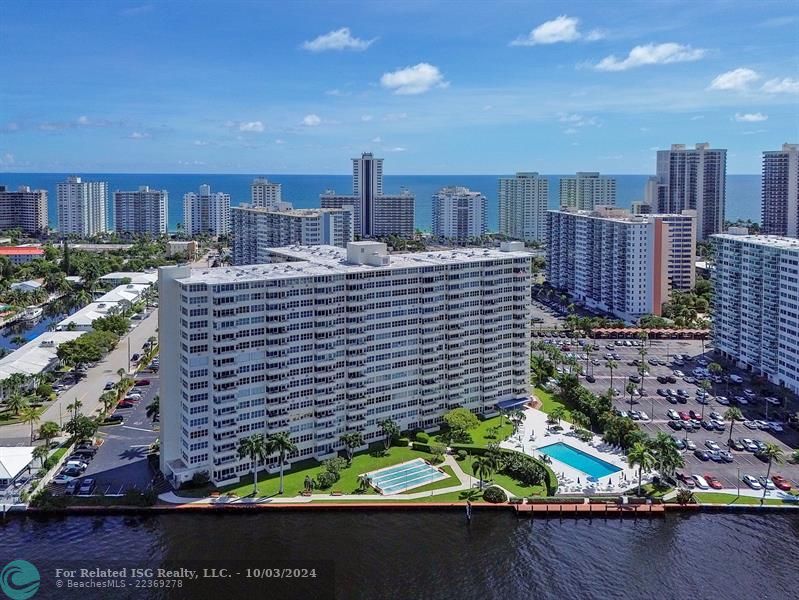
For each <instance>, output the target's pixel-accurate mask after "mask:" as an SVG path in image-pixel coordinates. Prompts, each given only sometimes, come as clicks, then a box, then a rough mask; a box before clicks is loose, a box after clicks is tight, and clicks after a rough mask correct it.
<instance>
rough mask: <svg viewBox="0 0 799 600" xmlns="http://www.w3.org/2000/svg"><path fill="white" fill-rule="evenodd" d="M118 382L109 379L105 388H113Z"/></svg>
mask: <svg viewBox="0 0 799 600" xmlns="http://www.w3.org/2000/svg"><path fill="white" fill-rule="evenodd" d="M115 385H116V384H115V383H114V382H113V381H107V382H106V384H105V387H104V388H103V389H104V390H113V389H114V386H115Z"/></svg>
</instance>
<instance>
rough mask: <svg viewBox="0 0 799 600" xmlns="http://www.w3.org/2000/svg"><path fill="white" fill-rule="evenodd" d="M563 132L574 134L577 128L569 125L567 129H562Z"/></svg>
mask: <svg viewBox="0 0 799 600" xmlns="http://www.w3.org/2000/svg"><path fill="white" fill-rule="evenodd" d="M563 133H565V134H566V135H574V134H575V133H577V130H576V129H575V128H574V127H569V128H568V129H564V130H563Z"/></svg>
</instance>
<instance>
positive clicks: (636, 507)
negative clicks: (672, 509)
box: [515, 503, 666, 518]
mask: <svg viewBox="0 0 799 600" xmlns="http://www.w3.org/2000/svg"><path fill="white" fill-rule="evenodd" d="M515 508H516V514H517V515H525V516H530V517H598V518H604V517H607V518H613V517H616V518H622V517H663V516H665V515H666V507H665V506H664V505H663V504H576V503H571V504H556V503H551V504H550V503H541V504H516V505H515Z"/></svg>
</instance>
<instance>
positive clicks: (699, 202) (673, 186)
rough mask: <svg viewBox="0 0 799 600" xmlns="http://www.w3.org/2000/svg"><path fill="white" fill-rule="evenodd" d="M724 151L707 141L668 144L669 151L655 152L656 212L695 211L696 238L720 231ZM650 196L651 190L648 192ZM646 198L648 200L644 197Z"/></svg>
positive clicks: (722, 213) (725, 175) (724, 167)
mask: <svg viewBox="0 0 799 600" xmlns="http://www.w3.org/2000/svg"><path fill="white" fill-rule="evenodd" d="M726 181H727V151H726V150H721V149H713V148H711V147H710V144H696V146H695V147H694V148H686V147H685V145H684V144H672V146H671V150H659V151H658V153H657V182H656V183H654V184H650V183H648V184H647V189H649V187H650V186H653V185H654V190H655V192H654V193H655V195H656V196H657V212H658V213H661V214H664V213H668V214H680V213H681V212H682V211H683V210H695V211H696V239H697V241H700V242H701V241H705V240H706V239H707V238H708V236H710V235H712V234H714V233H720V232H722V231H724V206H725V202H726ZM648 195H651V192H648ZM647 201H649V200H647Z"/></svg>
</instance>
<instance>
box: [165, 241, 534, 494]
mask: <svg viewBox="0 0 799 600" xmlns="http://www.w3.org/2000/svg"><path fill="white" fill-rule="evenodd" d="M271 254H272V262H271V263H269V264H261V265H251V266H246V267H238V266H237V267H223V268H216V269H191V268H189V267H186V266H180V267H162V268H161V269H160V272H159V293H160V297H161V309H160V311H159V315H158V319H159V322H158V325H159V334H160V340H161V398H162V400H161V431H160V443H161V470H162V471H163V473H164V474H165V475H166V477H168V478H169V479H170V481H172V482H173V483H174V484H176V485H179V484H181V483H182V482H185V481H188V480H190V479H191V477H192V475H193V474H194V473H198V472H207V473H208V474H209V476H210V477H211V481H212V482H213V483H214V484H216V485H220V484H227V483H233V482H236V481H238V480H239V479H240V477H242V476H244V475H247V474H248V473H251V472H252V465H251V463H250V461H249V460H248V459H242V458H241V457H240V456H239V453H238V445H239V442H240V440H241V439H243V438H244V437H247V436H250V435H253V434H264V435H270V434H274V433H277V432H286V433H288V434H289V436H290V437H291V439H292V441H293V442H294V443H295V444H296V445H297V451H296V452H295V453H292V454H291V455H289V456H288V457H287V460H288V462H289V463H294V462H297V461H300V460H303V459H309V458H316V459H323V458H328V457H330V456H333V455H334V454H335V453H336V452H337V451H339V450H341V449H343V444H342V442H341V436H342V435H344V434H345V433H348V432H354V431H358V432H361V434H362V435H363V437H364V440H365V441H366V442H367V443H371V442H375V441H378V440H379V439H380V438H381V436H382V434H381V431H380V425H379V423H380V422H381V421H383V420H385V419H393V420H394V421H395V422H396V423H397V424H398V425H399V427H400V428H401V429H402V430H403V431H405V430H412V429H431V428H434V427H437V426H438V425H439V424H440V423H441V420H442V417H443V415H444V414H445V413H446V412H447V411H448V410H450V409H452V408H455V407H459V406H463V407H465V408H467V409H469V410H470V411H472V412H474V413H476V414H495V413H496V411H497V409H498V405H499V406H501V407H505V406H508V405H513V404H523V403H524V402H525V401H527V400H528V399H529V374H530V302H531V300H530V285H531V279H530V278H531V275H530V271H531V263H532V254H530V253H528V252H525V251H524V247H523V244H521V243H520V242H508V243H506V244H505V245H504V246H503V250H489V249H483V248H479V249H477V248H475V249H459V250H452V251H445V252H423V253H418V254H388V252H387V251H386V245H385V244H382V243H379V242H352V243H350V244H349V245H348V246H347V248H346V249H345V248H339V247H333V246H296V247H289V248H280V249H273V250H272V252H271ZM500 403H503V404H500ZM268 460H269V462H268V463H267V468H268V469H270V470H275V469H277V462H278V461H277V459H276V458H275V457H274V456H270V457H269V459H268Z"/></svg>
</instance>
